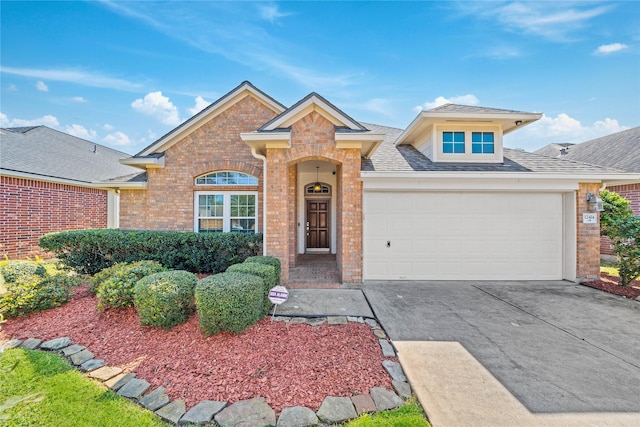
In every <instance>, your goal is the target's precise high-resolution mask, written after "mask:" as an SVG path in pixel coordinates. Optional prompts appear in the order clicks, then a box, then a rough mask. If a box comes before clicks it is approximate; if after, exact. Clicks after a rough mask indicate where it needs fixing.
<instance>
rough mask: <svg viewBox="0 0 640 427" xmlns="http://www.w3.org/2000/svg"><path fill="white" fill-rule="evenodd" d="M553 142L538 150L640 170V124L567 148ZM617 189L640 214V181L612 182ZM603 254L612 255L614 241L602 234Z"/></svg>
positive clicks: (595, 162)
mask: <svg viewBox="0 0 640 427" xmlns="http://www.w3.org/2000/svg"><path fill="white" fill-rule="evenodd" d="M554 145H556V144H550V145H547V146H546V147H543V148H541V149H540V150H538V151H536V153H537V154H544V155H547V156H551V157H555V158H559V159H564V160H572V161H576V162H584V163H589V164H592V165H600V166H605V167H608V168H615V169H619V170H622V171H625V172H631V173H635V174H638V173H640V126H638V127H635V128H631V129H627V130H624V131H622V132H617V133H614V134H611V135H607V136H603V137H601V138H596V139H592V140H590V141H586V142H583V143H580V144H569V145H568V146H566V147H564V148H566V150H562V151H560V150H558V149H557V148H555V147H554ZM607 189H608V190H609V191H614V192H616V193H618V194H620V195H621V196H623V197H625V198H626V199H629V200H630V201H631V209H632V210H633V211H634V212H635V214H636V215H640V180H638V179H635V180H629V181H626V182H625V181H622V182H618V183H616V184H615V185H608V186H607ZM600 253H601V254H603V255H611V254H612V252H611V242H610V240H609V239H608V238H607V237H602V240H601V244H600Z"/></svg>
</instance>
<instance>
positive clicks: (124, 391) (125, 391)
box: [118, 378, 151, 399]
mask: <svg viewBox="0 0 640 427" xmlns="http://www.w3.org/2000/svg"><path fill="white" fill-rule="evenodd" d="M150 386H151V384H149V383H148V382H146V381H145V380H139V379H137V378H132V379H131V380H130V381H129V382H127V383H126V384H125V385H124V386H122V388H121V389H120V390H118V394H119V395H120V396H124V397H129V398H131V399H139V398H140V396H142V394H143V393H144V392H145V391H147V389H148V388H149V387H150Z"/></svg>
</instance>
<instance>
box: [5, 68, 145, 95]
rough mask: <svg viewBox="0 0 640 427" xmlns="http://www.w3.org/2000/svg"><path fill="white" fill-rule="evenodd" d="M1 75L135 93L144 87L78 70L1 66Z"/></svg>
mask: <svg viewBox="0 0 640 427" xmlns="http://www.w3.org/2000/svg"><path fill="white" fill-rule="evenodd" d="M0 72H1V73H7V74H14V75H17V76H22V77H34V78H39V79H44V80H53V81H58V82H68V83H75V84H79V85H83V86H91V87H101V88H108V89H117V90H127V91H135V90H139V89H140V88H141V87H142V85H141V84H139V83H133V82H129V81H127V80H123V79H118V78H114V77H108V76H103V75H102V74H99V73H91V72H86V71H78V70H56V69H51V70H43V69H36V68H13V67H4V66H0Z"/></svg>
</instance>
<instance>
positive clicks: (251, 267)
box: [227, 262, 279, 314]
mask: <svg viewBox="0 0 640 427" xmlns="http://www.w3.org/2000/svg"><path fill="white" fill-rule="evenodd" d="M227 271H228V272H233V273H244V274H251V275H253V276H257V277H260V278H261V279H262V281H263V282H264V284H263V290H262V307H263V310H262V312H263V313H264V314H267V313H268V312H269V309H270V308H271V301H269V290H271V288H273V287H274V286H276V285H277V284H278V282H279V277H278V276H277V275H276V269H275V268H273V266H271V265H269V264H261V263H257V262H245V263H242V264H234V265H232V266H230V267H229V268H227Z"/></svg>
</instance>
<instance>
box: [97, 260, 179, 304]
mask: <svg viewBox="0 0 640 427" xmlns="http://www.w3.org/2000/svg"><path fill="white" fill-rule="evenodd" d="M105 270H107V271H105ZM161 271H166V269H165V268H164V267H163V266H162V264H160V263H159V262H156V261H138V262H133V263H126V262H122V263H119V264H116V265H114V266H111V267H109V268H105V269H104V270H103V271H101V272H100V273H98V274H97V275H96V276H97V277H98V278H99V280H100V281H99V282H96V281H95V278H94V283H93V286H94V287H95V289H96V296H97V297H98V299H99V300H100V301H99V302H98V309H102V308H104V307H128V306H132V305H133V288H134V286H135V284H136V283H137V282H138V280H140V279H142V278H143V277H145V276H149V275H151V274H155V273H160V272H161Z"/></svg>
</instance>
